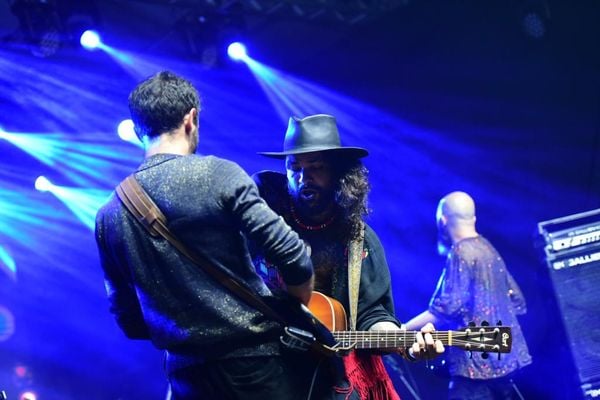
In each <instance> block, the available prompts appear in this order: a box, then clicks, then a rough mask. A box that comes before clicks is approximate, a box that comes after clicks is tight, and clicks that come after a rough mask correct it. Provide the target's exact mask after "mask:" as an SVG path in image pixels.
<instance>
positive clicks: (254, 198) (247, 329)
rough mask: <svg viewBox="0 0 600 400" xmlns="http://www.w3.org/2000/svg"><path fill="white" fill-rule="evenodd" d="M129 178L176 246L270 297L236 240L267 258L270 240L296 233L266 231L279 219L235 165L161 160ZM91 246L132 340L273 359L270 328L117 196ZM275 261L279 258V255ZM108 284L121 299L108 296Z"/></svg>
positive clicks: (189, 159) (164, 156)
mask: <svg viewBox="0 0 600 400" xmlns="http://www.w3.org/2000/svg"><path fill="white" fill-rule="evenodd" d="M135 176H136V179H137V180H138V181H139V182H140V184H141V185H142V187H144V189H145V190H146V191H147V192H148V194H149V195H150V197H151V198H152V199H153V200H154V201H155V203H156V204H157V205H158V207H159V208H160V209H161V210H162V211H163V213H164V214H165V216H166V217H167V220H168V221H169V223H168V225H169V228H170V229H171V230H172V232H173V233H174V234H175V235H176V236H178V237H179V239H180V240H182V241H183V242H184V243H185V244H186V245H187V246H188V247H190V248H193V249H194V250H195V251H197V252H199V253H200V254H202V255H203V256H205V257H206V258H207V259H208V260H209V261H210V262H211V263H212V264H213V265H215V266H217V267H218V268H220V269H222V270H224V271H225V272H226V273H228V274H230V275H232V276H235V277H237V279H238V280H242V281H244V282H245V283H247V284H248V286H250V287H251V288H252V289H253V290H255V291H256V292H258V293H260V294H262V295H268V294H269V291H268V289H267V288H266V287H265V285H264V283H263V282H262V280H261V279H260V278H259V277H258V275H257V274H256V273H255V271H254V268H253V266H252V264H251V262H250V259H249V257H248V253H247V247H246V240H245V236H244V235H243V234H242V232H246V233H247V234H248V235H250V236H253V237H254V238H255V239H257V240H258V242H260V243H264V244H266V245H267V249H268V250H269V251H273V249H274V247H275V246H276V243H275V238H278V237H279V236H280V235H282V236H283V237H286V235H290V234H291V235H292V236H293V235H295V234H293V233H290V232H289V229H288V230H285V229H284V227H283V226H282V225H281V224H275V225H273V224H270V225H271V227H269V222H273V223H274V222H275V220H276V219H277V217H276V216H275V215H274V214H273V213H272V212H270V210H268V208H267V206H266V205H265V204H264V202H262V201H260V199H259V198H258V194H257V192H256V188H255V186H254V184H253V182H252V181H251V180H250V178H249V177H248V176H247V175H246V174H245V173H243V171H242V170H241V169H240V168H239V167H238V166H237V165H236V164H234V163H231V162H229V161H226V160H222V159H218V158H215V157H198V156H195V155H189V156H176V155H170V154H159V155H155V156H152V157H150V158H148V159H147V160H145V162H144V163H143V164H142V165H141V166H140V168H139V169H138V171H137V172H136V174H135ZM259 221H260V223H259ZM263 223H266V225H265V224H263ZM97 238H98V243H99V245H100V246H101V248H103V249H104V250H105V251H101V253H102V257H103V265H104V269H105V274H106V280H107V288H109V296H110V301H111V311H112V312H113V313H114V314H115V315H116V317H117V321H118V322H119V325H120V326H121V327H122V328H123V330H124V331H125V332H126V334H127V335H128V336H130V337H139V338H149V339H151V340H152V341H153V343H154V344H155V346H156V347H158V348H161V349H168V350H170V351H173V352H175V353H178V352H182V353H187V352H192V353H196V354H201V355H202V356H204V357H207V356H208V357H217V358H220V357H222V356H224V355H226V354H227V355H228V356H232V355H265V354H277V352H278V350H277V349H278V345H277V341H276V339H275V338H276V335H275V334H274V332H275V331H276V330H277V329H278V327H277V325H276V324H275V323H273V322H266V321H264V318H263V317H262V316H261V314H260V313H259V312H258V311H256V310H255V309H254V308H252V307H251V306H248V305H246V304H245V303H244V302H243V301H241V300H239V299H238V298H237V297H236V295H234V294H232V293H230V292H229V291H228V289H225V288H224V287H222V286H221V284H219V283H216V282H215V281H213V280H212V279H211V278H210V277H208V276H206V274H205V273H204V271H202V270H201V269H200V268H199V267H198V266H196V265H194V264H193V263H191V261H189V260H188V259H186V258H185V257H184V256H182V255H181V254H180V253H178V252H177V251H175V250H174V249H173V248H172V246H171V245H170V244H169V243H168V242H166V241H165V240H164V239H162V238H153V237H150V235H149V234H148V233H147V232H146V231H145V230H144V228H143V227H142V226H141V225H140V224H139V223H138V222H137V221H136V220H135V219H134V218H133V217H132V216H131V215H129V213H128V212H127V211H126V210H125V209H124V208H123V206H122V205H121V204H120V202H119V200H118V199H117V198H116V197H113V198H112V199H111V200H110V201H109V202H108V203H107V205H105V206H104V207H103V208H102V209H101V210H100V212H99V213H98V218H97ZM269 238H271V239H269ZM287 251H288V252H289V253H293V252H295V251H298V249H296V248H290V249H288V250H287ZM273 254H276V257H280V258H281V257H282V253H281V251H279V252H276V253H273ZM286 261H287V260H286ZM287 262H289V261H287ZM111 285H115V289H118V290H110V286H111ZM124 286H129V290H128V288H127V287H124ZM138 300H139V305H140V306H138V305H137V301H138ZM140 307H141V309H140ZM232 316H235V318H232ZM261 321H262V322H261ZM146 326H147V327H148V329H146V328H145V327H146ZM261 337H262V338H263V339H261ZM267 338H270V339H267ZM257 342H259V343H260V342H264V343H263V344H262V345H260V346H256V343H257Z"/></svg>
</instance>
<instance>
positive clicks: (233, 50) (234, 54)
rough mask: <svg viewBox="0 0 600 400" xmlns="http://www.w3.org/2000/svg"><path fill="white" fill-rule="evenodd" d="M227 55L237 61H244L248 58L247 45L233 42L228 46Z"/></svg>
mask: <svg viewBox="0 0 600 400" xmlns="http://www.w3.org/2000/svg"><path fill="white" fill-rule="evenodd" d="M227 55H228V56H229V58H231V59H232V60H235V61H244V60H246V59H247V58H248V53H247V52H246V46H244V45H243V44H242V43H240V42H233V43H231V44H230V45H229V46H228V47H227Z"/></svg>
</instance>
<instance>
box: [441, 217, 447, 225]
mask: <svg viewBox="0 0 600 400" xmlns="http://www.w3.org/2000/svg"><path fill="white" fill-rule="evenodd" d="M440 221H442V225H444V226H446V225H448V217H446V216H445V215H444V214H442V215H441V216H440Z"/></svg>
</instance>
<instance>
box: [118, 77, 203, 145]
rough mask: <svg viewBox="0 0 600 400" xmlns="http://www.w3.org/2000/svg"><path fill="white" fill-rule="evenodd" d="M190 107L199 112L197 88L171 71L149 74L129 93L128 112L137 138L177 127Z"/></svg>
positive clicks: (151, 136) (159, 133) (154, 135)
mask: <svg viewBox="0 0 600 400" xmlns="http://www.w3.org/2000/svg"><path fill="white" fill-rule="evenodd" d="M192 108H196V109H198V111H200V96H199V95H198V91H197V90H196V88H194V86H193V85H192V84H191V83H190V82H189V81H187V80H186V79H184V78H182V77H180V76H177V75H175V74H174V73H172V72H170V71H162V72H159V73H158V74H156V75H153V76H151V77H150V78H148V79H146V80H145V81H143V82H141V83H140V84H138V85H137V86H136V88H135V89H134V90H133V91H132V92H131V93H130V94H129V112H130V113H131V119H132V120H133V124H134V129H135V133H136V135H137V137H138V138H139V139H140V140H141V139H142V137H144V136H148V137H150V138H153V137H157V136H160V135H162V134H163V133H166V132H169V131H172V130H174V129H176V128H178V127H179V126H180V125H181V122H182V120H183V117H184V116H185V114H187V113H188V112H190V110H191V109H192Z"/></svg>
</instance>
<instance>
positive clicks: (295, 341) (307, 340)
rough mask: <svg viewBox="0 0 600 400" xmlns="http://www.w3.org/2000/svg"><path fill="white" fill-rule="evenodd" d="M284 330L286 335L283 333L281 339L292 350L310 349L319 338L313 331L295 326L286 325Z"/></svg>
mask: <svg viewBox="0 0 600 400" xmlns="http://www.w3.org/2000/svg"><path fill="white" fill-rule="evenodd" d="M284 332H285V335H281V336H280V337H279V340H280V341H281V343H282V344H283V345H284V346H286V347H287V348H289V349H291V350H296V351H308V350H310V349H311V347H312V345H313V343H315V341H316V340H317V339H316V338H315V336H314V335H313V334H312V333H310V332H308V331H305V330H303V329H298V328H295V327H293V326H286V327H285V328H284Z"/></svg>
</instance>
